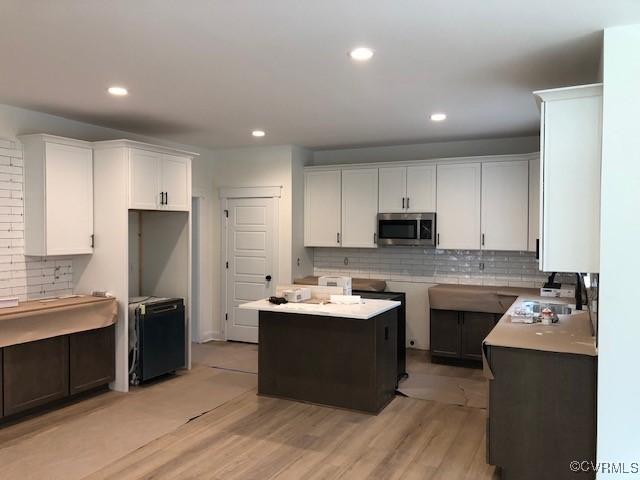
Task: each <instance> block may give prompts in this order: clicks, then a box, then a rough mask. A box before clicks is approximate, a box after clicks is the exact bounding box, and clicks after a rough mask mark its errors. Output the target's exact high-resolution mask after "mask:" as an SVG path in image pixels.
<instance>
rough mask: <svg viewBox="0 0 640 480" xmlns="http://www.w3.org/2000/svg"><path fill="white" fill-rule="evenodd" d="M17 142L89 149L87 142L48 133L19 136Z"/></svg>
mask: <svg viewBox="0 0 640 480" xmlns="http://www.w3.org/2000/svg"><path fill="white" fill-rule="evenodd" d="M18 140H20V142H21V143H23V144H24V143H28V142H46V143H57V144H60V145H72V146H77V147H88V148H91V142H87V141H85V140H77V139H75V138H67V137H60V136H57V135H49V134H48V133H33V134H29V135H19V136H18Z"/></svg>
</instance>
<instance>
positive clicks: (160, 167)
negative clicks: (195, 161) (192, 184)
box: [129, 148, 190, 211]
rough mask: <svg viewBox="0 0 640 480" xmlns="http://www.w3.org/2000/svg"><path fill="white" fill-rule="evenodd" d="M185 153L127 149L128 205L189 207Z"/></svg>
mask: <svg viewBox="0 0 640 480" xmlns="http://www.w3.org/2000/svg"><path fill="white" fill-rule="evenodd" d="M189 164H190V158H189V157H182V156H177V155H169V154H165V153H159V152H155V151H150V150H141V149H137V148H131V149H129V208H130V209H135V210H176V211H189V191H190V188H189V181H190V180H189Z"/></svg>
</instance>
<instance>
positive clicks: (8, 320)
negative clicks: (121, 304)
mask: <svg viewBox="0 0 640 480" xmlns="http://www.w3.org/2000/svg"><path fill="white" fill-rule="evenodd" d="M117 320H118V305H117V302H116V299H115V298H104V297H93V296H88V295H80V296H74V297H69V298H55V299H43V300H31V301H28V302H21V303H20V305H18V306H17V307H9V308H2V309H0V347H7V346H10V345H17V344H20V343H27V342H34V341H37V340H43V339H45V338H51V337H57V336H60V335H69V334H72V333H77V332H83V331H87V330H95V329H97V328H103V327H108V326H110V325H113V324H114V323H116V322H117Z"/></svg>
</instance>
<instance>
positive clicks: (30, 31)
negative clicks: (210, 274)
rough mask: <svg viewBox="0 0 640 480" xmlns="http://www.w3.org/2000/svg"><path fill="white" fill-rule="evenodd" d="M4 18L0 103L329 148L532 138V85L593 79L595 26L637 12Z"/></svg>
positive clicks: (216, 138)
mask: <svg viewBox="0 0 640 480" xmlns="http://www.w3.org/2000/svg"><path fill="white" fill-rule="evenodd" d="M0 18H1V19H2V27H1V28H0V65H1V66H2V67H1V72H0V102H2V103H7V104H12V105H17V106H21V107H25V108H30V109H35V110H40V111H45V112H48V113H53V114H57V115H61V116H64V117H68V118H73V119H76V120H81V121H86V122H89V123H95V124H98V125H104V126H109V127H113V128H118V129H122V130H127V131H131V132H136V133H140V134H146V135H152V136H162V137H164V138H167V139H170V140H173V141H176V142H181V143H185V144H192V145H198V146H203V147H228V146H241V145H255V144H285V143H293V144H298V145H303V146H307V147H313V148H328V147H335V146H340V145H374V144H389V143H407V142H418V141H435V140H445V139H467V138H487V137H503V136H515V135H522V134H530V133H536V131H537V123H538V113H537V109H536V106H535V103H534V101H533V98H532V96H531V91H532V90H534V89H540V88H547V87H555V86H564V85H571V84H580V83H589V82H593V81H596V80H597V78H598V77H597V75H598V68H599V63H600V52H601V42H602V35H601V30H602V29H603V28H604V27H608V26H614V25H619V24H630V23H640V2H639V1H637V0H536V1H520V0H517V1H514V0H482V1H481V0H456V1H452V0H384V1H383V0H269V1H268V0H183V1H170V0H135V1H131V0H108V1H105V0H77V1H70V0H58V1H35V0H28V1H27V0H2V1H1V3H0ZM357 45H368V46H371V47H372V48H374V49H375V51H376V55H375V56H374V58H373V60H372V61H371V62H369V63H368V64H354V63H353V62H352V61H351V60H350V59H348V57H347V51H348V50H349V49H350V48H352V47H354V46H357ZM112 84H121V85H124V86H126V87H128V88H129V90H130V95H129V96H128V97H126V98H113V97H110V96H109V95H107V94H106V93H105V89H106V88H107V86H109V85H112ZM434 111H444V112H446V113H447V114H448V115H449V119H448V120H447V121H446V122H443V123H440V124H435V123H432V122H430V121H428V119H427V117H428V114H429V113H431V112H434ZM254 128H263V129H265V130H266V131H267V136H266V137H265V138H263V139H259V140H258V139H254V138H253V137H251V135H250V132H251V130H253V129H254Z"/></svg>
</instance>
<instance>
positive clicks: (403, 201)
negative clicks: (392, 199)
mask: <svg viewBox="0 0 640 480" xmlns="http://www.w3.org/2000/svg"><path fill="white" fill-rule="evenodd" d="M402 208H404V197H402Z"/></svg>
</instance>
